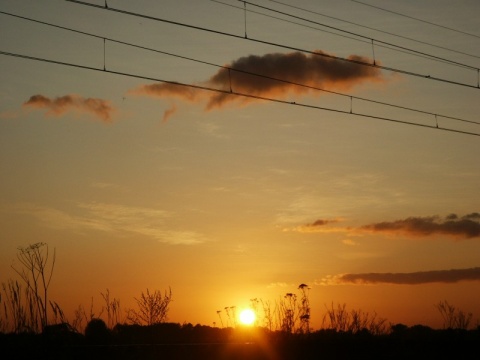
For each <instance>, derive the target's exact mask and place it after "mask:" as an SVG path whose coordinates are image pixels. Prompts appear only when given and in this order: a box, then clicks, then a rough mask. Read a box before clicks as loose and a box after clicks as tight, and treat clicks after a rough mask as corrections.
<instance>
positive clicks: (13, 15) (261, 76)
mask: <svg viewBox="0 0 480 360" xmlns="http://www.w3.org/2000/svg"><path fill="white" fill-rule="evenodd" d="M0 14H3V15H7V16H12V17H15V18H19V19H22V20H27V21H30V22H34V23H38V24H42V25H46V26H50V27H53V28H57V29H61V30H66V31H70V32H74V33H78V34H81V35H85V36H89V37H93V38H96V39H101V40H103V45H104V48H103V51H104V54H103V57H104V62H103V68H104V69H105V68H106V66H105V41H106V40H108V41H110V42H113V43H117V44H121V45H126V46H130V47H133V48H137V49H141V50H146V51H151V52H155V53H159V54H162V55H167V56H171V57H175V58H179V59H183V60H188V61H192V62H196V63H200V64H204V65H210V66H214V67H217V68H221V69H225V70H228V71H229V75H230V71H235V72H238V73H243V74H246V75H251V76H257V77H260V78H264V79H268V80H273V81H278V82H282V83H285V84H289V85H295V86H299V87H303V88H307V89H310V90H317V91H322V92H326V93H330V94H334V95H338V96H343V97H348V98H350V99H351V100H353V99H355V100H361V101H365V102H370V103H373V104H377V105H383V106H388V107H392V108H396V109H402V110H408V111H412V112H416V113H421V114H426V115H432V116H435V117H437V116H438V117H441V118H444V119H449V120H455V121H461V122H466V123H471V124H477V125H480V122H476V121H473V120H466V119H462V118H458V117H453V116H447V115H442V114H438V113H434V112H430V111H425V110H420V109H415V108H411V107H407V106H401V105H396V104H392V103H387V102H382V101H377V100H372V99H368V98H364V97H360V96H353V95H349V94H345V93H341V92H337V91H332V90H327V89H323V88H320V87H316V86H312V85H307V84H302V83H299V82H295V81H290V80H285V79H282V78H277V77H273V76H268V75H264V74H260V73H255V72H251V71H247V70H242V69H237V68H235V67H230V66H225V65H218V64H215V63H211V62H207V61H203V60H198V59H195V58H191V57H187V56H183V55H178V54H174V53H170V52H166V51H163V50H158V49H153V48H149V47H145V46H141V45H137V44H133V43H128V42H125V41H120V40H116V39H113V38H109V37H105V36H101V35H97V34H93V33H89V32H85V31H80V30H76V29H72V28H69V27H65V26H61V25H56V24H53V23H49V22H45V21H41V20H36V19H32V18H29V17H25V16H20V15H16V14H12V13H8V12H5V11H0ZM230 88H231V84H230Z"/></svg>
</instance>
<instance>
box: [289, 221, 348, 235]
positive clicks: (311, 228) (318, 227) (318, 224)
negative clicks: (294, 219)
mask: <svg viewBox="0 0 480 360" xmlns="http://www.w3.org/2000/svg"><path fill="white" fill-rule="evenodd" d="M339 221H340V220H338V219H317V220H315V221H314V222H312V223H309V224H304V225H301V226H296V227H294V228H285V229H283V231H296V232H304V233H311V232H333V231H338V230H337V229H335V228H333V229H332V228H329V229H325V226H326V225H328V224H334V223H337V222H339Z"/></svg>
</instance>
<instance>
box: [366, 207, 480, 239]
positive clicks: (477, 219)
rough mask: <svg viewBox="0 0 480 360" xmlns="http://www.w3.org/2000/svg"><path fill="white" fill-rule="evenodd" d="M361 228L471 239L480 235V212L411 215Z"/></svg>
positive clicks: (372, 230)
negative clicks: (442, 216)
mask: <svg viewBox="0 0 480 360" xmlns="http://www.w3.org/2000/svg"><path fill="white" fill-rule="evenodd" d="M359 230H361V231H368V232H373V233H390V234H398V233H401V234H406V235H413V236H429V235H436V234H442V235H449V236H453V237H455V238H458V239H469V238H475V237H480V214H479V213H471V214H468V215H465V216H462V217H459V216H458V215H456V214H451V215H448V216H447V217H445V218H441V217H439V216H430V217H409V218H407V219H403V220H396V221H392V222H380V223H375V224H369V225H365V226H362V227H360V229H359Z"/></svg>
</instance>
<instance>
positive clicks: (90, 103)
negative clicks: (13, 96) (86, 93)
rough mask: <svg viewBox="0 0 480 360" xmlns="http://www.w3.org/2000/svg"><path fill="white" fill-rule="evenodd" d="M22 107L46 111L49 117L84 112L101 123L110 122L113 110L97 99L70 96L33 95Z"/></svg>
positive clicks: (110, 106) (108, 104) (106, 103)
mask: <svg viewBox="0 0 480 360" xmlns="http://www.w3.org/2000/svg"><path fill="white" fill-rule="evenodd" d="M23 106H24V107H30V108H37V109H46V110H47V113H46V114H47V115H49V116H60V115H63V114H65V113H66V112H69V111H72V110H73V111H79V112H86V113H90V114H92V115H94V116H95V117H97V118H98V119H100V120H101V121H103V122H105V123H109V122H111V121H112V114H113V112H114V108H113V107H112V105H111V104H110V102H109V101H106V100H103V99H97V98H84V97H81V96H79V95H75V94H70V95H64V96H60V97H56V98H53V99H50V98H48V97H46V96H44V95H40V94H38V95H33V96H31V97H30V99H28V101H26V102H25V103H24V104H23Z"/></svg>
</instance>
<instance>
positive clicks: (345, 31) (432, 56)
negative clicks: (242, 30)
mask: <svg viewBox="0 0 480 360" xmlns="http://www.w3.org/2000/svg"><path fill="white" fill-rule="evenodd" d="M238 1H241V2H243V3H246V4H249V5H251V6H255V7H258V8H261V9H264V10H268V11H272V12H274V13H277V14H282V15H285V16H289V17H292V18H294V19H298V20H302V21H306V22H309V23H312V24H316V25H320V26H324V27H326V28H329V29H333V30H336V31H340V32H344V33H346V34H350V35H355V36H358V37H360V38H363V39H368V40H370V41H372V42H375V43H378V44H384V45H388V46H391V47H395V48H399V49H402V50H405V51H409V52H411V53H415V54H420V55H423V56H426V57H429V58H432V59H437V60H443V61H445V62H448V63H451V64H452V65H457V66H460V67H464V68H467V69H471V70H475V71H478V70H480V69H479V68H478V67H475V66H471V65H467V64H462V63H460V62H457V61H453V60H449V59H446V58H442V57H440V56H435V55H431V54H427V53H425V52H422V51H418V50H414V49H410V48H407V47H404V46H400V45H395V44H393V43H389V42H386V41H382V40H378V39H374V38H371V37H369V36H365V35H360V34H357V33H354V32H352V31H347V30H342V29H339V28H337V27H334V26H330V25H326V24H322V23H319V22H317V21H313V20H310V19H307V18H304V17H301V16H296V15H292V14H289V13H286V12H283V11H280V10H276V9H272V8H269V7H266V6H262V5H258V4H255V3H252V2H249V1H246V0H238Z"/></svg>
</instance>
